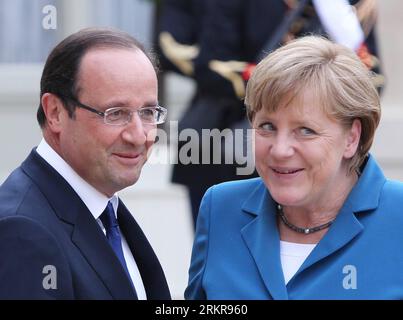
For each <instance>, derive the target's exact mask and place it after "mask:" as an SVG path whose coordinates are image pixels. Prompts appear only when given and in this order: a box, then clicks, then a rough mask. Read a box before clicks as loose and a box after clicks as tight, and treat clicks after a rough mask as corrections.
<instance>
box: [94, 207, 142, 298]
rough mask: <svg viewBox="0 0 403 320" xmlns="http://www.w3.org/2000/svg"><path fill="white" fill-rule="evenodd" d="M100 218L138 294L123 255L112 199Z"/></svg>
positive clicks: (109, 240) (107, 236) (110, 242)
mask: <svg viewBox="0 0 403 320" xmlns="http://www.w3.org/2000/svg"><path fill="white" fill-rule="evenodd" d="M99 218H100V219H101V221H102V224H103V225H104V228H105V231H106V238H107V239H108V242H109V244H110V245H111V247H112V249H113V251H114V252H115V254H116V256H117V257H118V258H119V261H120V263H121V264H122V266H123V268H124V269H125V271H126V274H127V276H128V277H129V280H130V283H131V285H132V287H133V290H134V292H135V294H136V290H135V288H134V285H133V283H132V280H131V277H130V273H129V269H128V268H127V265H126V260H125V257H124V255H123V249H122V238H121V236H120V230H119V225H118V221H117V220H116V216H115V211H114V210H113V206H112V203H111V202H110V201H108V205H107V206H106V208H105V210H104V212H102V214H101V216H100V217H99Z"/></svg>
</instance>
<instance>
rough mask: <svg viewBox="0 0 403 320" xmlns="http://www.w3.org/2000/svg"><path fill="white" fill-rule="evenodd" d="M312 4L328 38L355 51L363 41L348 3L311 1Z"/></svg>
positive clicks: (342, 1)
mask: <svg viewBox="0 0 403 320" xmlns="http://www.w3.org/2000/svg"><path fill="white" fill-rule="evenodd" d="M313 4H314V6H315V10H316V12H317V14H318V16H319V19H320V21H321V23H322V25H323V27H324V28H325V30H326V32H327V33H328V34H329V36H330V38H331V39H332V40H333V41H335V42H337V43H340V44H342V45H345V46H346V47H349V48H350V49H352V50H354V51H356V50H357V49H358V48H359V47H360V45H361V44H362V43H363V42H364V40H365V39H364V32H363V31H362V28H361V24H360V21H359V20H358V17H357V15H356V14H355V12H354V11H353V8H352V7H351V5H350V3H349V2H348V1H347V0H313Z"/></svg>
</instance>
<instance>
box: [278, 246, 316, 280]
mask: <svg viewBox="0 0 403 320" xmlns="http://www.w3.org/2000/svg"><path fill="white" fill-rule="evenodd" d="M315 246H316V244H305V243H294V242H287V241H281V240H280V258H281V266H282V267H283V274H284V280H285V284H287V283H288V281H290V280H291V278H292V277H293V276H294V275H295V274H296V273H297V271H298V269H299V268H300V267H301V265H302V264H303V263H304V261H305V259H306V258H307V257H308V256H309V254H310V253H311V252H312V250H313V249H314V248H315Z"/></svg>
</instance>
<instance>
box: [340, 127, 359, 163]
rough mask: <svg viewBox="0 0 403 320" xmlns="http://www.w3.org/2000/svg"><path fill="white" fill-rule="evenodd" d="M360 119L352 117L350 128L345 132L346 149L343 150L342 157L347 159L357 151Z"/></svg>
mask: <svg viewBox="0 0 403 320" xmlns="http://www.w3.org/2000/svg"><path fill="white" fill-rule="evenodd" d="M361 129H362V127H361V120H359V119H354V121H353V124H352V125H351V128H350V129H349V130H348V133H347V144H346V149H345V151H344V157H345V158H347V159H350V158H352V157H353V156H354V155H355V153H356V152H357V149H358V145H359V143H360V139H361Z"/></svg>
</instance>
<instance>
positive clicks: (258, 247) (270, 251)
mask: <svg viewBox="0 0 403 320" xmlns="http://www.w3.org/2000/svg"><path fill="white" fill-rule="evenodd" d="M243 210H244V211H245V212H248V213H249V214H253V215H256V217H255V218H254V219H253V220H252V221H251V222H250V223H249V224H247V225H246V226H245V227H244V228H242V230H241V234H242V238H243V239H244V241H245V243H246V245H247V247H248V248H249V251H250V253H251V255H252V257H253V259H254V261H255V263H256V266H257V269H258V270H259V273H260V276H261V278H262V280H263V282H264V284H265V286H266V288H267V290H268V291H269V292H270V294H271V296H272V297H273V299H283V300H284V299H288V294H287V289H286V287H285V283H284V276H283V271H282V267H281V260H280V242H279V234H278V231H277V225H276V214H275V206H274V202H273V201H272V200H271V199H270V198H269V195H268V192H267V190H266V187H265V186H264V184H263V183H261V184H260V185H259V187H258V188H257V189H256V190H255V191H254V192H253V193H252V195H251V197H250V198H249V199H248V200H247V201H246V202H245V204H244V206H243Z"/></svg>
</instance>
